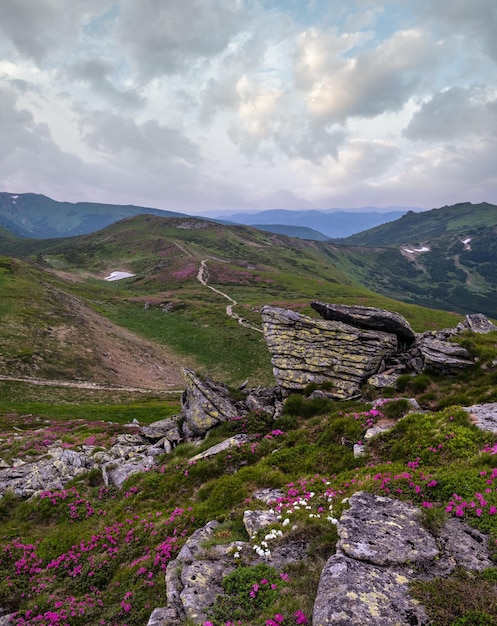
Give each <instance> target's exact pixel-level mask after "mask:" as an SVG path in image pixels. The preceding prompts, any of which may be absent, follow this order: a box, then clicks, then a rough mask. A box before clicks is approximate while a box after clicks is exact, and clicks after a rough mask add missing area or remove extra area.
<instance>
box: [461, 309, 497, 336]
mask: <svg viewBox="0 0 497 626" xmlns="http://www.w3.org/2000/svg"><path fill="white" fill-rule="evenodd" d="M463 327H464V329H465V330H466V329H469V330H472V331H473V332H474V333H479V334H482V335H486V334H487V333H491V332H494V331H495V330H497V326H496V325H495V324H493V323H492V322H491V321H490V320H489V319H488V317H486V316H485V315H483V313H472V314H471V315H466V319H465V320H464V322H463Z"/></svg>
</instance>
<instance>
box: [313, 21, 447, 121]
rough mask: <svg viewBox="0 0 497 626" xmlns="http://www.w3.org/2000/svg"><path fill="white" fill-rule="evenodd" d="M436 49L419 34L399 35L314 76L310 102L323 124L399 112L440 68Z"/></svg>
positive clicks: (314, 112)
mask: <svg viewBox="0 0 497 626" xmlns="http://www.w3.org/2000/svg"><path fill="white" fill-rule="evenodd" d="M437 62H438V60H437V54H436V53H435V49H434V45H433V43H432V42H431V41H429V40H427V39H426V38H425V37H424V36H423V35H422V34H421V33H419V32H417V31H401V32H398V33H396V34H395V35H394V36H392V37H391V38H390V39H388V40H386V41H385V42H383V43H381V44H380V45H379V46H377V47H376V48H374V49H372V50H368V51H364V52H361V53H359V54H358V55H357V56H356V58H355V59H354V60H351V59H348V58H342V59H341V62H340V67H338V68H337V70H336V71H335V72H327V71H325V72H324V73H321V72H316V73H315V75H314V76H313V77H312V78H313V82H312V85H311V86H310V87H309V89H308V91H307V93H306V98H307V102H308V106H309V110H310V113H311V115H312V116H313V117H314V119H315V120H318V121H321V123H324V124H328V123H337V122H342V123H343V122H345V121H346V120H347V118H349V117H354V116H357V117H375V116H377V115H381V114H382V113H384V112H386V111H398V110H400V109H401V108H402V107H403V106H404V104H405V102H406V101H407V100H408V99H409V98H410V97H411V96H412V95H413V94H414V93H415V92H416V89H418V88H419V86H420V84H421V83H422V82H423V81H426V80H427V78H428V75H429V74H430V72H431V71H432V70H433V69H434V68H435V66H436V65H437Z"/></svg>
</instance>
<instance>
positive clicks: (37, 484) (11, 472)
mask: <svg viewBox="0 0 497 626" xmlns="http://www.w3.org/2000/svg"><path fill="white" fill-rule="evenodd" d="M49 454H50V456H49V458H46V457H44V458H42V459H41V460H39V461H33V462H30V463H22V464H16V465H15V466H13V467H8V468H5V469H1V470H0V495H3V494H5V493H7V492H12V493H14V494H15V495H17V496H19V497H21V498H29V497H31V496H33V495H36V494H37V493H39V492H40V491H53V490H57V489H63V487H64V485H65V484H66V483H68V482H69V481H70V480H72V479H73V478H76V477H77V476H80V475H81V474H83V473H85V472H86V471H88V470H89V469H91V468H92V467H93V466H94V464H95V462H94V460H93V459H92V458H91V457H89V456H86V455H85V454H83V453H81V452H76V451H75V450H65V449H63V448H52V449H51V450H50V452H49Z"/></svg>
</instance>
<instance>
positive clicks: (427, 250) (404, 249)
mask: <svg viewBox="0 0 497 626" xmlns="http://www.w3.org/2000/svg"><path fill="white" fill-rule="evenodd" d="M402 250H403V251H404V252H409V254H414V253H415V252H429V251H430V248H427V247H426V246H423V247H422V248H413V249H412V250H409V248H402Z"/></svg>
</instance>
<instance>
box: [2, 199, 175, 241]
mask: <svg viewBox="0 0 497 626" xmlns="http://www.w3.org/2000/svg"><path fill="white" fill-rule="evenodd" d="M143 213H147V214H153V215H161V216H164V217H166V216H180V215H182V213H175V212H174V211H161V210H159V209H151V208H145V207H138V206H132V205H117V204H116V205H115V204H98V203H92V202H77V203H73V202H57V201H56V200H52V198H48V197H47V196H43V195H41V194H35V193H21V194H10V193H5V192H0V227H4V228H5V229H7V230H8V231H9V232H11V233H13V234H14V235H16V236H17V237H34V238H38V239H41V238H49V237H70V236H73V235H82V234H85V233H91V232H94V231H96V230H100V229H101V228H104V227H105V226H108V225H109V224H112V223H113V222H117V221H118V220H121V219H124V218H126V217H131V216H133V215H140V214H143ZM0 235H2V232H1V231H0Z"/></svg>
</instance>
